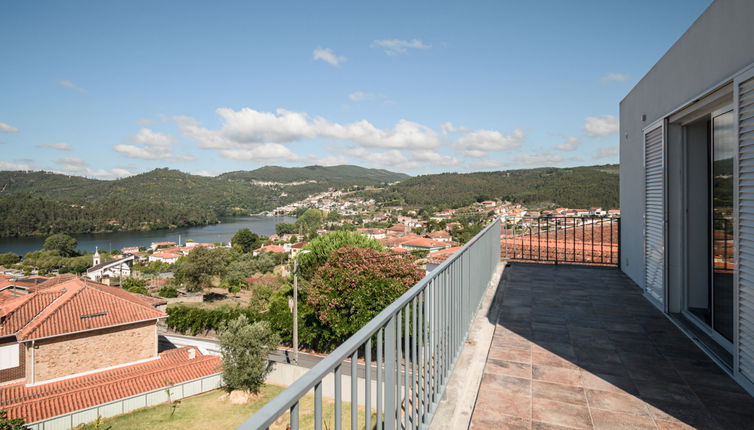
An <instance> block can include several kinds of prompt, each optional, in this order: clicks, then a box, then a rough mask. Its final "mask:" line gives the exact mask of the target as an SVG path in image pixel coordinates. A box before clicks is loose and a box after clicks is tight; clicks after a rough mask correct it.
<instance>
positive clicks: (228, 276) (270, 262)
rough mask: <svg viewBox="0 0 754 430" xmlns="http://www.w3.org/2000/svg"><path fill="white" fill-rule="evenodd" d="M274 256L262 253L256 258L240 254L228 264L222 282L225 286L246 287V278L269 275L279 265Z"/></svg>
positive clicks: (276, 257) (277, 258)
mask: <svg viewBox="0 0 754 430" xmlns="http://www.w3.org/2000/svg"><path fill="white" fill-rule="evenodd" d="M279 258H280V257H278V256H277V255H276V254H272V253H268V252H263V253H261V254H259V255H257V256H256V257H255V256H253V255H251V254H242V255H241V256H240V257H238V258H237V259H235V260H233V261H231V262H230V264H228V267H227V269H226V271H225V276H224V278H223V282H224V283H226V284H227V285H229V286H230V285H237V286H240V287H245V286H246V278H248V277H251V276H254V275H255V274H257V273H269V272H272V271H273V270H274V269H275V266H276V265H278V264H280V262H279Z"/></svg>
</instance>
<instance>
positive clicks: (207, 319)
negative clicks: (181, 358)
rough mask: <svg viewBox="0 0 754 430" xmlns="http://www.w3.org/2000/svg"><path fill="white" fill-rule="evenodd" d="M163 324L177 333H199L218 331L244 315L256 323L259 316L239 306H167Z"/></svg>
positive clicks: (193, 334)
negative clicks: (212, 307) (204, 307)
mask: <svg viewBox="0 0 754 430" xmlns="http://www.w3.org/2000/svg"><path fill="white" fill-rule="evenodd" d="M167 314H168V317H167V319H166V320H165V324H167V325H168V327H170V328H171V329H172V330H175V331H177V332H179V333H190V334H191V335H192V336H196V335H197V334H199V333H207V332H209V331H220V330H221V329H222V328H223V327H224V326H225V325H226V324H227V323H228V322H230V321H231V320H234V319H236V318H238V317H239V316H241V315H245V316H246V317H247V318H248V319H249V320H250V321H258V320H259V319H260V318H259V315H258V314H257V313H256V312H253V311H251V310H250V309H244V308H241V307H240V306H236V307H231V306H219V307H217V308H215V309H202V308H197V307H193V306H186V305H183V304H176V305H174V306H169V307H168V309H167Z"/></svg>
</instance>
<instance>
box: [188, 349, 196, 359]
mask: <svg viewBox="0 0 754 430" xmlns="http://www.w3.org/2000/svg"><path fill="white" fill-rule="evenodd" d="M188 358H189V360H193V359H195V358H196V350H195V349H194V348H191V349H189V350H188Z"/></svg>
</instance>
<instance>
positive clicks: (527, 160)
mask: <svg viewBox="0 0 754 430" xmlns="http://www.w3.org/2000/svg"><path fill="white" fill-rule="evenodd" d="M513 162H514V163H515V164H523V165H527V166H534V165H538V166H551V165H553V164H558V163H562V162H563V157H561V156H560V155H557V154H552V153H549V152H540V153H537V154H518V155H517V156H515V157H513Z"/></svg>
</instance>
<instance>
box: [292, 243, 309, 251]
mask: <svg viewBox="0 0 754 430" xmlns="http://www.w3.org/2000/svg"><path fill="white" fill-rule="evenodd" d="M308 244H309V242H296V243H294V244H293V245H291V248H293V249H303V248H304V247H305V246H306V245H308Z"/></svg>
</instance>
